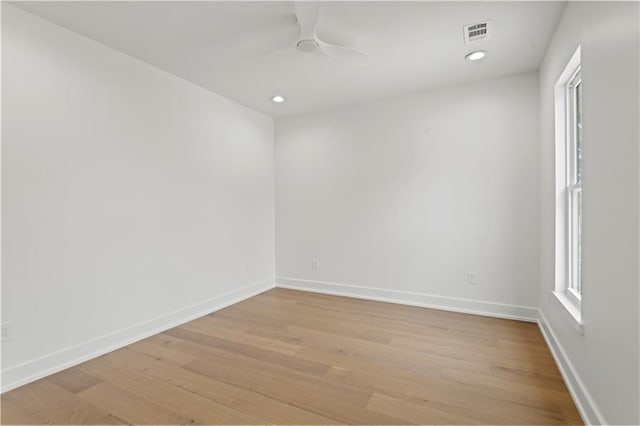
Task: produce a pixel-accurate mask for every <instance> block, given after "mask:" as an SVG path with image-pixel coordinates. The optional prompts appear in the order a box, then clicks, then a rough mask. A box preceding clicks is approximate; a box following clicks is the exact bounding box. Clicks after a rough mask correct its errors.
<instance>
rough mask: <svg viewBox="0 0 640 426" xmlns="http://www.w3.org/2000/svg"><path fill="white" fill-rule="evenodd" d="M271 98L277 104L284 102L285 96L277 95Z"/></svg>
mask: <svg viewBox="0 0 640 426" xmlns="http://www.w3.org/2000/svg"><path fill="white" fill-rule="evenodd" d="M271 100H272V101H273V102H275V103H277V104H279V103H282V102H284V96H280V95H275V96H274V97H272V98H271Z"/></svg>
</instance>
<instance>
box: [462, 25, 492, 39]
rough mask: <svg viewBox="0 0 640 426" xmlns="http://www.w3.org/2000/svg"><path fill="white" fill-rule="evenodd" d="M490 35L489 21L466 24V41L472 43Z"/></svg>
mask: <svg viewBox="0 0 640 426" xmlns="http://www.w3.org/2000/svg"><path fill="white" fill-rule="evenodd" d="M488 35H489V21H487V22H480V23H479V24H471V25H465V26H464V42H465V43H470V42H472V41H478V40H483V39H486V38H487V36H488Z"/></svg>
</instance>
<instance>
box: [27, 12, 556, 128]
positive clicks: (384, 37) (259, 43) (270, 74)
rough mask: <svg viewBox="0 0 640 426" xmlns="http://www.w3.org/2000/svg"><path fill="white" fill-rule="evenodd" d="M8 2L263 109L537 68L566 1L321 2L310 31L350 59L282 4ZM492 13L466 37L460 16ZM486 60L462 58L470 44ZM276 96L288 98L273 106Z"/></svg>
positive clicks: (275, 112) (318, 106) (320, 105)
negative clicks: (312, 39)
mask: <svg viewBox="0 0 640 426" xmlns="http://www.w3.org/2000/svg"><path fill="white" fill-rule="evenodd" d="M16 4H17V6H19V7H21V8H22V9H25V10H27V11H30V12H32V13H34V14H36V15H39V16H41V17H44V18H46V19H48V20H51V21H53V22H55V23H57V24H59V25H62V26H64V27H67V28H69V29H71V30H73V31H76V32H78V33H80V34H84V35H86V36H88V37H90V38H92V39H94V40H97V41H99V42H101V43H104V44H106V45H108V46H111V47H113V48H115V49H117V50H120V51H122V52H125V53H127V54H129V55H131V56H134V57H137V58H139V59H142V60H143V61H146V62H148V63H150V64H153V65H155V66H157V67H159V68H162V69H164V70H166V71H169V72H171V73H173V74H175V75H178V76H180V77H182V78H184V79H186V80H189V81H191V82H193V83H195V84H198V85H200V86H202V87H205V88H207V89H210V90H212V91H213V92H216V93H219V94H221V95H224V96H227V97H229V98H231V99H234V100H236V101H238V102H240V103H242V104H245V105H247V106H249V107H252V108H254V109H257V110H259V111H262V112H265V113H267V114H270V115H272V116H284V115H290V114H298V113H303V112H309V111H317V110H323V109H328V108H332V107H336V106H340V105H345V104H352V103H358V102H362V101H366V100H372V99H379V98H383V97H388V96H394V95H398V94H404V93H409V92H413V91H416V90H421V89H427V88H432V87H436V86H444V85H451V84H459V83H464V82H470V81H474V80H480V79H486V78H491V77H497V76H501V75H508V74H516V73H521V72H526V71H533V70H536V69H538V67H539V65H540V62H541V60H542V57H543V55H544V51H545V49H546V47H547V44H548V41H549V40H550V38H551V35H552V33H553V30H554V29H555V26H556V23H557V21H558V19H559V17H560V14H561V12H562V10H563V8H564V2H550V1H541V2H535V1H532V2H397V1H396V2H324V3H321V4H320V12H319V14H320V16H319V18H318V34H319V35H320V36H322V37H323V38H324V39H326V40H327V41H330V42H334V43H342V44H345V45H347V46H351V47H354V48H357V49H359V50H362V51H364V52H366V53H368V54H369V55H371V57H372V61H371V63H370V64H369V65H368V66H366V67H357V66H354V65H350V64H348V63H343V62H341V61H339V60H336V59H332V58H329V57H326V56H323V55H321V54H320V53H319V52H315V53H312V54H308V53H302V52H299V51H297V50H296V49H295V43H296V36H297V24H296V19H295V16H294V6H293V3H291V2H239V1H234V2H162V1H159V2H156V1H153V2H149V1H143V2H117V1H116V2H91V1H87V2H84V1H76V2H51V1H44V2H20V3H16ZM483 20H491V28H490V33H491V34H490V37H489V39H488V40H482V41H477V42H473V43H472V44H468V45H465V44H464V41H463V31H462V27H463V25H467V24H473V23H476V22H481V21H483ZM477 49H483V50H487V52H488V53H487V56H486V58H485V59H483V60H481V61H478V62H468V61H465V60H464V56H465V54H466V53H468V52H469V51H471V50H477ZM274 94H282V95H283V96H285V97H286V98H287V101H286V102H285V103H282V104H274V103H273V102H271V101H270V97H271V96H272V95H274Z"/></svg>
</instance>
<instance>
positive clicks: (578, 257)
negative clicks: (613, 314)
mask: <svg viewBox="0 0 640 426" xmlns="http://www.w3.org/2000/svg"><path fill="white" fill-rule="evenodd" d="M576 198H577V200H576V201H577V202H576V210H577V212H576V213H577V214H576V216H577V217H576V224H575V227H576V231H575V237H576V240H577V241H576V260H575V261H576V282H575V287H576V288H575V289H576V291H577V292H578V293H579V294H582V190H578V191H577V194H576Z"/></svg>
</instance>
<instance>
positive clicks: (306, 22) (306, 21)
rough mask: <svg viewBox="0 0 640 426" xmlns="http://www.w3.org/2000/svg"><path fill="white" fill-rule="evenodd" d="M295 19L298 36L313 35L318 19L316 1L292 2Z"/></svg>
mask: <svg viewBox="0 0 640 426" xmlns="http://www.w3.org/2000/svg"><path fill="white" fill-rule="evenodd" d="M293 5H294V8H295V12H296V19H297V20H298V25H299V26H300V36H301V37H309V38H311V36H312V35H313V33H314V31H315V28H316V22H317V21H318V3H316V2H312V1H296V2H295V3H294V4H293Z"/></svg>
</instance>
